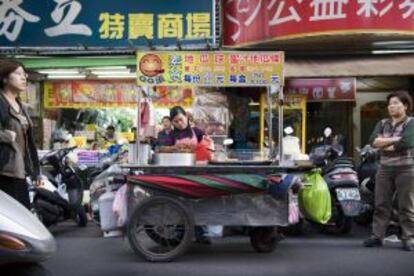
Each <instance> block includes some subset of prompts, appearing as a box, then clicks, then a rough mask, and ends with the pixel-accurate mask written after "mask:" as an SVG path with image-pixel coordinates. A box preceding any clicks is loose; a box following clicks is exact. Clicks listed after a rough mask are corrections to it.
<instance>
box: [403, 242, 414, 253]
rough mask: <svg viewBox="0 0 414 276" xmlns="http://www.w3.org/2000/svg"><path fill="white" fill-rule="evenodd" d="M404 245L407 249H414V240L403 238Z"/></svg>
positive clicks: (404, 248)
mask: <svg viewBox="0 0 414 276" xmlns="http://www.w3.org/2000/svg"><path fill="white" fill-rule="evenodd" d="M402 247H403V250H405V251H414V240H403V241H402Z"/></svg>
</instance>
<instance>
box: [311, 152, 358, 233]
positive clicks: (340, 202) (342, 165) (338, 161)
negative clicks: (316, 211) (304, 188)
mask: <svg viewBox="0 0 414 276" xmlns="http://www.w3.org/2000/svg"><path fill="white" fill-rule="evenodd" d="M310 159H311V160H312V161H313V162H314V164H315V165H316V166H320V167H322V168H323V172H322V174H323V177H324V179H325V181H326V183H327V185H328V188H329V191H330V194H331V199H332V217H331V219H330V221H329V222H328V223H327V225H326V227H325V229H326V230H327V231H328V232H330V233H335V234H347V233H349V232H351V230H352V219H353V218H354V217H356V216H358V215H359V213H360V210H361V195H360V193H359V183H358V175H357V172H356V171H355V165H354V162H353V160H352V159H351V158H347V157H342V146H341V145H338V144H332V145H331V144H325V145H320V146H317V147H315V148H313V149H312V151H311V153H310Z"/></svg>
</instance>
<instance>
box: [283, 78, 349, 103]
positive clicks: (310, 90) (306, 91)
mask: <svg viewBox="0 0 414 276" xmlns="http://www.w3.org/2000/svg"><path fill="white" fill-rule="evenodd" d="M284 90H285V93H286V95H303V96H306V97H307V101H308V102H319V101H355V92H356V80H355V79H354V78H339V79H287V80H286V82H285V87H284Z"/></svg>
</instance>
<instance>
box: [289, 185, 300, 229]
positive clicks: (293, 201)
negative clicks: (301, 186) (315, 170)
mask: <svg viewBox="0 0 414 276" xmlns="http://www.w3.org/2000/svg"><path fill="white" fill-rule="evenodd" d="M298 222H299V208H298V199H297V196H296V195H294V194H293V192H292V191H289V224H297V223H298Z"/></svg>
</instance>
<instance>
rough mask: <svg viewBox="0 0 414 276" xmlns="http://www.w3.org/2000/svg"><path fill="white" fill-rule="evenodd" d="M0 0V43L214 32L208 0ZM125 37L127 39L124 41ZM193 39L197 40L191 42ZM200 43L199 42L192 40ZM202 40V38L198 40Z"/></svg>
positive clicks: (103, 41)
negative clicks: (158, 0) (40, 1)
mask: <svg viewBox="0 0 414 276" xmlns="http://www.w3.org/2000/svg"><path fill="white" fill-rule="evenodd" d="M44 2H45V4H44V5H39V4H38V1H37V0H0V45H1V46H6V47H7V46H9V45H10V46H51V45H53V46H78V45H79V44H83V45H85V46H98V45H99V46H101V45H108V46H109V45H112V46H113V45H115V46H118V45H123V46H130V43H131V41H132V42H133V43H134V44H141V45H146V43H147V41H146V40H145V39H142V38H146V39H150V40H153V41H152V42H153V44H154V45H155V44H157V43H162V45H164V46H165V45H168V44H171V43H174V44H175V43H176V40H177V39H184V42H183V43H184V44H185V43H190V42H188V40H193V42H192V43H195V42H194V40H198V41H202V40H204V39H212V36H213V35H214V33H213V31H212V28H213V21H214V18H213V16H214V14H213V12H212V11H213V3H212V0H200V1H197V2H196V3H190V2H189V1H185V0H175V1H169V2H167V1H166V2H165V3H162V4H157V5H154V4H153V3H152V2H150V1H134V0H125V1H123V3H122V5H119V4H118V3H117V2H116V1H115V2H114V1H112V0H99V1H98V0H89V1H79V0H44ZM128 40H129V42H128ZM196 43H197V42H196ZM198 43H201V42H198ZM203 43H204V42H203Z"/></svg>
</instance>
